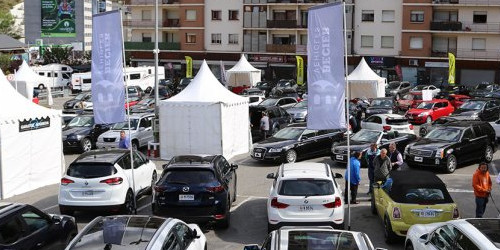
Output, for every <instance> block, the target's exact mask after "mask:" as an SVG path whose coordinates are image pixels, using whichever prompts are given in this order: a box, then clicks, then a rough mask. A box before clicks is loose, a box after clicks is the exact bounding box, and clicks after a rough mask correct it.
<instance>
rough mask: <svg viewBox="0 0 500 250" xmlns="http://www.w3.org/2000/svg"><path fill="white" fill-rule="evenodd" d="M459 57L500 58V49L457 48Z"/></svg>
mask: <svg viewBox="0 0 500 250" xmlns="http://www.w3.org/2000/svg"><path fill="white" fill-rule="evenodd" d="M456 57H457V58H471V59H495V60H500V50H463V49H457V53H456Z"/></svg>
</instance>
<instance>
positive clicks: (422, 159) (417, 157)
mask: <svg viewBox="0 0 500 250" xmlns="http://www.w3.org/2000/svg"><path fill="white" fill-rule="evenodd" d="M415 161H418V162H423V161H424V158H422V157H420V156H415Z"/></svg>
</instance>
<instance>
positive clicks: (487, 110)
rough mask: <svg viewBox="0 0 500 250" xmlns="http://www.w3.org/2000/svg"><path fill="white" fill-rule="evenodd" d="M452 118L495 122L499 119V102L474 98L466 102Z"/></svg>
mask: <svg viewBox="0 0 500 250" xmlns="http://www.w3.org/2000/svg"><path fill="white" fill-rule="evenodd" d="M452 116H466V117H469V118H470V119H474V120H481V121H488V122H491V121H495V120H497V119H499V118H500V101H498V100H494V99H485V98H476V99H470V100H468V101H466V102H465V103H464V104H462V106H460V107H459V108H458V109H457V110H455V112H453V114H452Z"/></svg>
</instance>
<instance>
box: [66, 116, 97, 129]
mask: <svg viewBox="0 0 500 250" xmlns="http://www.w3.org/2000/svg"><path fill="white" fill-rule="evenodd" d="M92 126H94V117H92V116H77V117H75V118H73V119H71V121H70V122H69V123H68V127H92Z"/></svg>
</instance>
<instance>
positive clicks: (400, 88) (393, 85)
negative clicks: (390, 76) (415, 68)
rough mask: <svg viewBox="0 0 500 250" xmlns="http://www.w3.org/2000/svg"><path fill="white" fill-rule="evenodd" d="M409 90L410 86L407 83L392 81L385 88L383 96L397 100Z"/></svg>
mask: <svg viewBox="0 0 500 250" xmlns="http://www.w3.org/2000/svg"><path fill="white" fill-rule="evenodd" d="M410 89H411V84H410V83H409V82H400V81H392V82H389V83H388V84H387V86H386V88H385V96H394V97H396V99H399V98H401V97H402V96H404V95H405V94H407V93H408V92H410Z"/></svg>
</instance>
